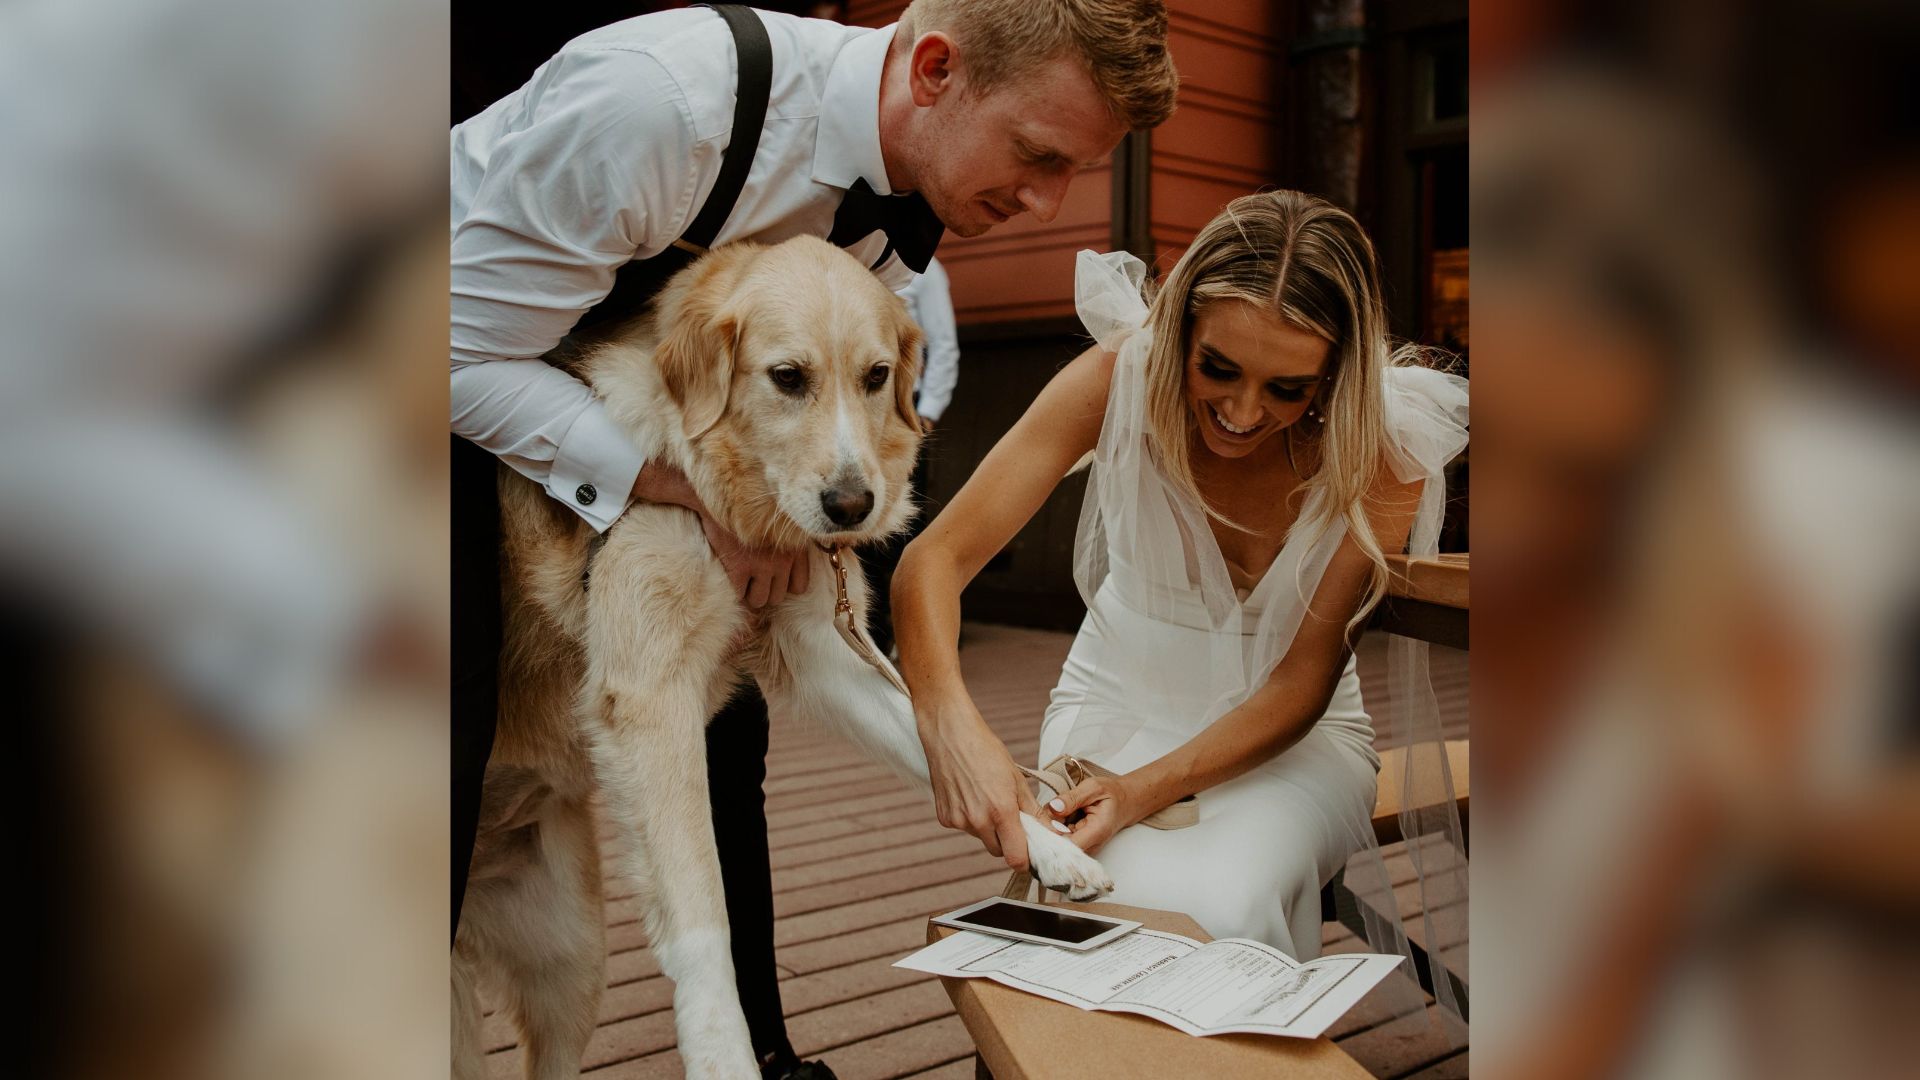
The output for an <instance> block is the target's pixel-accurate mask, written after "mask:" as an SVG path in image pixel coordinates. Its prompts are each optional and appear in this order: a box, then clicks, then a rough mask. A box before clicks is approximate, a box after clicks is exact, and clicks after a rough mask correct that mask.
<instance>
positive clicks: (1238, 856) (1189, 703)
mask: <svg viewBox="0 0 1920 1080" xmlns="http://www.w3.org/2000/svg"><path fill="white" fill-rule="evenodd" d="M1143 273H1144V267H1143V266H1141V265H1140V263H1139V261H1138V260H1137V259H1134V258H1133V257H1132V256H1130V255H1126V254H1124V253H1113V254H1109V255H1096V254H1094V253H1093V252H1082V253H1081V254H1080V262H1079V266H1078V271H1077V275H1076V291H1077V293H1078V301H1079V308H1080V313H1081V318H1082V320H1083V321H1084V322H1085V323H1086V324H1087V328H1088V330H1089V331H1091V332H1092V333H1093V335H1094V337H1095V338H1096V340H1099V341H1100V342H1101V344H1102V345H1103V346H1105V347H1107V348H1110V349H1114V350H1116V352H1117V359H1116V361H1115V365H1114V372H1113V385H1112V389H1111V391H1110V392H1109V395H1108V403H1107V414H1106V419H1105V421H1104V423H1103V426H1102V429H1101V434H1100V443H1099V447H1098V449H1097V450H1096V451H1095V456H1094V463H1093V467H1092V473H1091V475H1090V477H1089V481H1088V485H1087V496H1086V505H1085V508H1084V509H1083V511H1082V514H1081V522H1080V532H1079V536H1078V538H1077V541H1076V553H1075V577H1076V579H1077V581H1078V583H1079V585H1080V589H1081V593H1082V596H1083V598H1084V599H1085V600H1086V601H1087V606H1088V611H1087V617H1086V621H1085V622H1084V623H1083V624H1082V626H1081V628H1080V633H1079V636H1078V637H1077V638H1076V639H1075V640H1074V644H1073V650H1072V652H1071V654H1070V655H1069V656H1068V658H1067V663H1066V666H1065V668H1064V670H1063V671H1062V672H1061V677H1060V683H1059V685H1058V686H1057V687H1056V688H1055V689H1054V691H1053V695H1052V700H1051V703H1050V705H1049V706H1048V709H1047V714H1046V718H1045V720H1044V722H1043V724H1042V727H1041V733H1040V755H1039V760H1040V762H1042V763H1044V762H1047V761H1050V760H1052V758H1053V757H1054V756H1055V755H1057V754H1059V753H1061V752H1063V751H1067V752H1072V753H1075V754H1077V755H1080V756H1084V757H1087V758H1089V759H1091V760H1093V761H1095V762H1098V763H1099V764H1101V765H1104V766H1106V767H1107V768H1109V769H1112V770H1114V771H1116V772H1126V771H1128V770H1130V769H1134V768H1137V767H1139V766H1141V765H1144V764H1146V763H1147V762H1149V761H1152V760H1153V759H1155V758H1157V757H1160V756H1161V755H1163V754H1165V753H1167V752H1168V751H1170V750H1172V749H1174V748H1175V747H1177V746H1179V745H1180V744H1182V743H1184V742H1186V741H1187V740H1188V739H1190V738H1192V737H1193V735H1194V734H1195V733H1197V732H1199V731H1200V730H1201V729H1203V728H1204V727H1206V726H1207V725H1208V724H1210V723H1212V722H1213V721H1214V720H1215V719H1217V718H1218V717H1219V716H1221V715H1222V714H1223V713H1225V712H1227V711H1228V710H1230V709H1232V708H1233V707H1235V706H1237V705H1238V704H1240V703H1241V702H1242V701H1244V700H1246V698H1247V696H1248V695H1250V694H1251V693H1252V692H1253V691H1254V690H1255V689H1257V688H1258V687H1259V686H1260V685H1262V684H1263V683H1264V682H1265V680H1266V678H1267V676H1268V675H1269V674H1270V673H1271V671H1272V670H1273V667H1274V665H1275V664H1276V663H1278V662H1279V660H1280V658H1281V657H1282V656H1284V655H1285V654H1286V650H1287V646H1288V645H1289V644H1290V643H1291V642H1292V639H1293V633H1294V630H1295V629H1296V628H1297V627H1298V626H1299V624H1300V621H1301V618H1302V615H1303V612H1304V607H1305V605H1304V603H1303V600H1302V598H1303V597H1307V596H1311V595H1312V594H1313V592H1314V590H1315V588H1316V587H1317V586H1318V583H1319V581H1320V577H1321V575H1322V573H1323V572H1324V570H1325V568H1326V565H1327V562H1328V560H1329V559H1330V558H1331V557H1332V555H1333V553H1334V551H1335V550H1337V549H1338V547H1339V546H1340V543H1341V541H1342V540H1343V539H1344V538H1345V535H1346V530H1345V526H1344V525H1343V524H1340V523H1337V522H1336V523H1333V524H1331V525H1329V526H1327V527H1325V528H1314V527H1311V526H1310V525H1308V524H1304V523H1311V522H1314V521H1316V518H1317V514H1318V511H1319V509H1320V505H1321V500H1320V496H1319V495H1318V494H1311V495H1309V497H1308V500H1307V502H1306V504H1305V505H1304V507H1303V510H1302V512H1301V515H1300V519H1299V520H1300V521H1301V522H1302V523H1303V524H1302V525H1297V526H1296V527H1295V528H1294V529H1293V530H1292V531H1291V532H1290V533H1289V535H1288V537H1287V538H1286V541H1285V543H1284V545H1283V547H1282V549H1281V552H1280V555H1279V557H1278V558H1276V559H1275V561H1274V564H1273V566H1272V567H1271V568H1270V569H1269V570H1268V571H1267V572H1266V574H1265V575H1264V576H1263V577H1262V578H1261V579H1260V580H1259V582H1258V583H1256V584H1255V585H1254V586H1253V588H1252V589H1251V590H1242V589H1236V588H1235V586H1234V584H1233V581H1232V577H1231V575H1230V574H1229V573H1228V569H1227V564H1226V561H1225V559H1224V558H1223V557H1222V556H1221V554H1220V551H1219V548H1218V545H1217V544H1216V542H1215V541H1214V539H1213V535H1212V533H1211V531H1210V529H1209V527H1208V525H1207V521H1206V517H1205V514H1204V511H1203V510H1202V509H1201V508H1200V507H1198V506H1196V505H1194V504H1193V503H1192V501H1191V500H1190V499H1188V498H1187V497H1186V496H1185V495H1183V494H1182V493H1181V492H1180V491H1178V489H1176V488H1174V487H1173V486H1172V485H1171V484H1168V483H1167V482H1166V481H1165V479H1164V477H1163V476H1162V475H1161V474H1160V472H1159V469H1158V467H1157V466H1156V465H1155V464H1154V462H1153V460H1152V459H1151V456H1150V454H1149V453H1148V452H1147V450H1146V443H1145V439H1144V433H1145V424H1144V408H1143V389H1144V381H1143V376H1142V369H1143V364H1144V358H1145V351H1146V350H1145V346H1146V341H1147V335H1146V333H1145V332H1144V331H1143V330H1141V329H1140V327H1141V325H1142V322H1143V320H1144V317H1145V314H1146V311H1145V307H1144V305H1143V304H1142V303H1141V300H1140V288H1139V283H1140V278H1141V276H1142V274H1143ZM1381 393H1382V396H1383V405H1384V407H1385V413H1386V416H1387V421H1388V423H1387V426H1388V430H1389V434H1390V443H1391V444H1392V449H1393V451H1394V452H1393V455H1392V456H1393V460H1394V463H1395V468H1396V471H1397V472H1398V473H1399V474H1400V476H1401V478H1402V479H1403V480H1411V479H1413V478H1415V477H1416V476H1417V477H1421V478H1427V479H1429V480H1430V481H1431V482H1430V483H1428V484H1427V485H1426V489H1425V492H1424V494H1423V501H1422V507H1421V510H1420V511H1419V513H1418V514H1417V516H1416V524H1415V529H1414V538H1413V539H1414V543H1413V546H1412V549H1411V550H1413V551H1415V552H1416V553H1419V552H1421V551H1422V550H1423V549H1424V550H1428V551H1430V550H1431V549H1432V547H1433V541H1434V538H1435V537H1436V535H1437V529H1438V524H1439V521H1438V518H1439V510H1440V506H1441V491H1442V485H1441V483H1440V477H1439V470H1440V468H1441V467H1442V466H1443V465H1444V464H1445V463H1446V461H1447V460H1448V459H1450V458H1451V457H1452V456H1453V455H1454V454H1456V453H1458V452H1459V450H1460V448H1461V447H1462V446H1463V445H1464V444H1465V441H1466V434H1465V427H1464V422H1465V412H1466V383H1465V380H1462V379H1459V378H1456V377H1454V376H1451V375H1444V374H1441V373H1439V372H1436V371H1430V370H1426V369H1421V368H1395V369H1390V370H1389V372H1388V377H1387V379H1386V380H1385V385H1384V386H1383V387H1382V388H1381ZM1424 656H1425V654H1424V651H1422V652H1420V654H1419V659H1420V670H1419V671H1418V675H1419V676H1420V678H1421V679H1422V680H1424V676H1425V671H1424V666H1425V665H1424ZM1407 674H1408V672H1404V671H1402V672H1396V679H1397V680H1398V679H1402V678H1403V677H1404V676H1406V675H1407ZM1396 685H1400V683H1399V682H1398V681H1397V682H1396ZM1416 734H1417V733H1416ZM1373 742H1374V728H1373V722H1372V719H1371V718H1370V717H1369V715H1368V713H1367V709H1366V705H1365V703H1363V702H1362V701H1361V696H1360V679H1359V675H1358V673H1357V672H1356V670H1355V665H1354V663H1353V661H1352V660H1351V659H1349V661H1348V663H1347V667H1346V670H1345V671H1344V672H1343V673H1342V674H1341V676H1340V680H1339V683H1338V686H1337V688H1336V689H1335V691H1334V694H1333V698H1332V700H1331V702H1330V703H1329V704H1328V706H1327V709H1326V711H1325V713H1324V714H1323V715H1322V716H1321V717H1320V719H1319V720H1318V722H1316V723H1315V724H1314V726H1313V728H1312V729H1311V730H1310V731H1309V732H1308V733H1307V735H1306V736H1305V737H1304V738H1302V739H1301V740H1300V741H1299V742H1297V743H1295V744H1294V745H1293V746H1291V747H1289V748H1288V749H1287V750H1286V751H1285V752H1283V753H1281V754H1279V755H1278V756H1276V757H1275V758H1273V759H1272V760H1270V761H1267V762H1265V763H1264V764H1262V765H1260V766H1258V767H1256V768H1254V769H1253V770H1252V771H1250V772H1248V773H1245V774H1243V775H1241V776H1239V777H1237V778H1235V779H1233V780H1230V781H1228V782H1226V783H1223V784H1220V785H1217V786H1215V787H1212V788H1209V789H1208V790H1206V791H1203V792H1201V793H1200V794H1199V796H1198V803H1199V809H1200V820H1199V823H1198V824H1197V825H1194V826H1191V827H1189V828H1185V829H1176V830H1159V829H1153V828H1149V827H1147V826H1144V825H1140V826H1135V827H1133V828H1130V829H1126V830H1124V831H1123V832H1121V834H1120V835H1118V836H1116V837H1115V838H1114V839H1113V840H1112V841H1110V842H1109V843H1108V844H1107V846H1106V847H1104V848H1103V849H1101V851H1100V852H1099V858H1100V860H1101V862H1102V863H1103V864H1104V865H1105V866H1106V868H1107V869H1108V870H1109V871H1110V872H1112V874H1113V877H1114V881H1115V882H1116V883H1117V886H1118V888H1117V889H1116V891H1115V892H1114V893H1113V894H1112V895H1111V896H1110V897H1109V898H1108V899H1109V900H1111V901H1113V902H1118V903H1125V904H1134V905H1138V906H1142V907H1150V908H1159V909H1164V910H1172V911H1182V912H1186V913H1187V914H1189V915H1191V916H1192V917H1193V918H1194V920H1195V921H1197V922H1199V923H1200V925H1201V926H1202V927H1204V928H1205V929H1206V930H1207V932H1208V933H1210V934H1212V935H1213V936H1215V937H1245V938H1253V939H1256V940H1260V941H1265V942H1267V943H1269V944H1271V945H1273V946H1275V947H1276V948H1279V949H1281V950H1283V951H1285V952H1286V953H1288V954H1290V955H1292V956H1295V957H1297V958H1300V959H1303V960H1304V959H1310V958H1312V957H1314V956H1317V955H1319V951H1320V924H1321V911H1320V902H1319V890H1320V887H1321V886H1322V885H1323V884H1324V883H1325V882H1327V881H1328V880H1330V879H1331V878H1332V877H1333V875H1334V874H1335V873H1336V872H1337V871H1338V870H1340V868H1341V867H1343V866H1346V865H1347V864H1348V860H1349V858H1350V857H1351V856H1353V855H1354V853H1355V852H1358V851H1361V850H1363V849H1365V848H1369V847H1371V846H1372V845H1373V830H1372V827H1371V817H1372V810H1373V805H1374V795H1375V777H1376V774H1377V771H1378V768H1379V758H1378V757H1377V756H1376V754H1375V753H1374V749H1373ZM1376 850H1377V849H1376ZM1376 862H1377V858H1376ZM1352 876H1353V875H1352V874H1350V877H1352ZM1381 876H1382V877H1383V875H1381ZM1396 926H1397V922H1396Z"/></svg>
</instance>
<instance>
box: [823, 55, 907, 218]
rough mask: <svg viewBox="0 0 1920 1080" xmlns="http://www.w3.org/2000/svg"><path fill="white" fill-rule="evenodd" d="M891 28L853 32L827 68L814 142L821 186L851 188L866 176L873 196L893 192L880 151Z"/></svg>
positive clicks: (884, 160)
mask: <svg viewBox="0 0 1920 1080" xmlns="http://www.w3.org/2000/svg"><path fill="white" fill-rule="evenodd" d="M895 25H898V24H895ZM893 32H894V27H892V26H888V27H884V28H882V29H879V30H873V31H869V32H867V33H864V34H856V35H854V36H853V37H851V38H849V39H848V41H847V43H846V44H845V45H843V46H841V48H840V55H838V56H836V57H834V59H833V67H832V68H830V69H829V70H828V71H827V85H826V88H825V89H824V90H823V91H822V92H821V94H820V124H819V132H818V134H817V135H816V136H815V138H814V144H813V178H814V179H815V180H818V181H820V182H821V183H823V184H832V185H833V186H834V187H837V188H850V187H852V186H853V184H854V181H856V180H859V179H861V178H863V177H864V178H865V179H866V181H867V186H868V187H871V188H872V189H873V190H874V193H875V194H879V195H891V194H893V189H892V187H891V186H889V185H888V183H887V163H886V159H885V158H883V157H882V156H881V154H880V73H881V70H882V69H883V68H884V67H885V66H886V61H887V49H888V47H889V46H890V45H892V43H893Z"/></svg>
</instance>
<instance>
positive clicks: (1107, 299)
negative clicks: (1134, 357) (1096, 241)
mask: <svg viewBox="0 0 1920 1080" xmlns="http://www.w3.org/2000/svg"><path fill="white" fill-rule="evenodd" d="M1146 280H1147V265H1146V264H1145V263H1143V262H1141V261H1140V260H1139V258H1138V257H1136V256H1134V255H1130V254H1128V253H1127V252H1124V251H1109V252H1106V253H1105V254H1102V253H1100V252H1096V251H1085V250H1083V251H1081V252H1080V254H1079V256H1078V257H1077V259H1076V261H1075V263H1074V268H1073V303H1074V308H1075V310H1077V311H1078V312H1079V313H1080V321H1081V323H1083V324H1084V325H1085V326H1086V328H1087V333H1089V334H1092V335H1093V339H1094V340H1095V341H1096V342H1099V344H1100V347H1101V348H1103V349H1107V350H1110V351H1114V352H1118V351H1119V349H1120V344H1121V342H1123V341H1124V340H1126V338H1127V337H1128V336H1129V335H1130V334H1132V333H1133V332H1134V331H1135V330H1139V329H1140V328H1142V327H1143V326H1145V325H1146V322H1147V305H1146V302H1145V301H1144V300H1142V299H1141V298H1140V289H1141V286H1142V285H1144V284H1145V282H1146Z"/></svg>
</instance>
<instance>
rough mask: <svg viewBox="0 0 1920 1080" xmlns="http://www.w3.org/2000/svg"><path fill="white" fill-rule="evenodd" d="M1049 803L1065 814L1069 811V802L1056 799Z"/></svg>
mask: <svg viewBox="0 0 1920 1080" xmlns="http://www.w3.org/2000/svg"><path fill="white" fill-rule="evenodd" d="M1047 805H1048V806H1051V807H1053V808H1054V810H1055V811H1057V812H1059V813H1062V814H1064V813H1066V812H1067V804H1066V803H1065V802H1063V801H1061V800H1059V799H1055V800H1053V801H1052V802H1050V803H1048V804H1047Z"/></svg>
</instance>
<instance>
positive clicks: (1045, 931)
mask: <svg viewBox="0 0 1920 1080" xmlns="http://www.w3.org/2000/svg"><path fill="white" fill-rule="evenodd" d="M952 921H953V922H955V923H965V924H970V925H973V926H981V927H991V928H993V929H996V930H1010V931H1012V932H1014V933H1016V934H1031V935H1033V936H1034V937H1043V938H1051V939H1053V940H1054V941H1070V942H1075V943H1078V942H1082V941H1087V940H1089V939H1091V938H1096V937H1099V936H1100V935H1101V934H1104V933H1106V932H1107V931H1109V930H1112V929H1113V927H1114V924H1113V923H1110V922H1108V921H1106V920H1105V919H1089V918H1085V917H1083V916H1079V915H1073V914H1069V913H1067V912H1064V911H1040V910H1036V909H1034V908H1030V907H1021V906H1020V905H1019V904H1004V903H1000V904H988V905H987V906H986V907H983V908H980V909H978V910H975V911H969V912H967V913H966V914H965V915H961V916H959V917H957V918H954V919H953V920H952Z"/></svg>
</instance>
